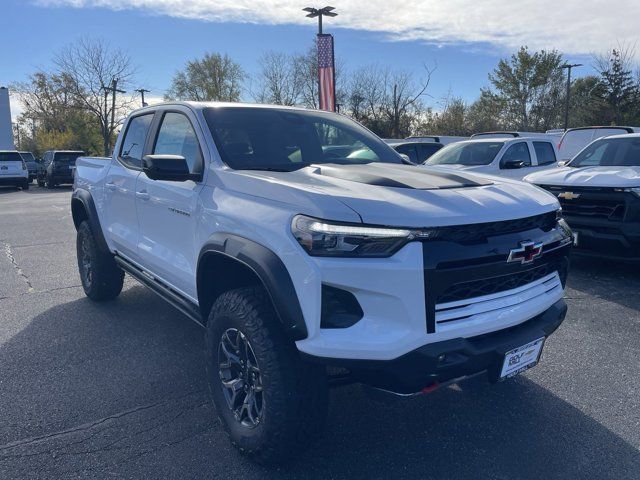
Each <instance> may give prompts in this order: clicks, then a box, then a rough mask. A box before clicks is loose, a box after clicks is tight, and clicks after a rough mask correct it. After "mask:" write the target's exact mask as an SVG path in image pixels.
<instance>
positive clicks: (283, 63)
mask: <svg viewBox="0 0 640 480" xmlns="http://www.w3.org/2000/svg"><path fill="white" fill-rule="evenodd" d="M258 63H259V64H260V73H259V77H258V82H259V86H258V91H257V92H252V96H253V98H254V100H255V101H257V102H260V103H274V104H276V105H297V104H298V103H299V102H300V97H301V93H302V88H303V74H304V72H303V71H301V67H302V64H301V63H300V62H297V61H296V57H295V56H293V55H288V54H286V53H280V52H266V53H264V54H263V55H262V56H261V57H260V59H259V61H258Z"/></svg>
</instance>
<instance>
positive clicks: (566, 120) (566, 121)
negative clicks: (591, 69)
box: [559, 63, 582, 131]
mask: <svg viewBox="0 0 640 480" xmlns="http://www.w3.org/2000/svg"><path fill="white" fill-rule="evenodd" d="M581 66H582V64H581V63H573V64H569V63H565V64H564V65H560V67H559V68H560V69H561V70H564V69H566V70H567V98H566V99H565V104H564V130H565V131H566V130H567V129H568V128H569V103H570V97H571V69H572V68H574V67H581Z"/></svg>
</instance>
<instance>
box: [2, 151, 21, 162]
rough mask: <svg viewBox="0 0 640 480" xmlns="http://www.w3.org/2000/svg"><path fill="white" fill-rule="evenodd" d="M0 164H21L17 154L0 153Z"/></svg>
mask: <svg viewBox="0 0 640 480" xmlns="http://www.w3.org/2000/svg"><path fill="white" fill-rule="evenodd" d="M0 162H22V157H21V156H20V154H19V153H18V152H0Z"/></svg>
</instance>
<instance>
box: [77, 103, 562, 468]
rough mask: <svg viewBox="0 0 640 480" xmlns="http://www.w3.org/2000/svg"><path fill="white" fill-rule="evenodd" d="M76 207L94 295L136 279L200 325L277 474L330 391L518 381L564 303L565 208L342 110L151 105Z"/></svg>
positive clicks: (253, 445) (84, 185) (260, 454)
mask: <svg viewBox="0 0 640 480" xmlns="http://www.w3.org/2000/svg"><path fill="white" fill-rule="evenodd" d="M329 147H331V148H329ZM332 147H337V148H332ZM363 150H366V151H368V152H369V154H368V155H364V154H362V153H359V154H358V156H357V157H354V156H353V154H354V153H356V152H362V151H363ZM339 152H340V153H339ZM350 152H351V153H350ZM71 213H72V217H73V222H74V225H75V227H76V229H77V256H78V269H79V273H80V278H81V282H82V286H83V289H84V291H85V293H86V295H87V296H88V297H89V298H91V299H92V300H94V301H105V300H111V299H113V298H115V297H116V296H118V295H119V293H120V291H121V290H122V286H123V277H124V272H125V271H126V272H127V273H129V274H130V275H131V276H132V277H134V278H136V279H138V280H139V281H140V282H142V283H143V284H145V285H147V286H148V287H150V288H151V289H152V290H153V291H154V292H156V293H157V294H158V295H160V296H161V297H162V298H164V299H165V300H167V301H168V302H169V303H171V304H172V305H174V306H175V307H176V308H177V309H179V310H180V311H181V312H182V313H184V314H185V315H186V316H188V317H189V318H191V319H192V320H194V321H196V322H198V323H200V324H201V325H203V326H204V328H205V329H206V334H205V344H206V367H207V375H206V378H207V382H208V384H209V390H210V393H211V395H212V397H213V401H214V403H215V405H216V413H217V415H218V416H219V418H220V419H221V421H222V424H223V426H224V428H225V429H226V431H227V433H228V435H229V438H230V439H231V441H232V442H233V443H234V445H236V446H237V447H239V449H240V450H241V451H242V452H244V453H245V454H247V455H250V456H251V457H252V458H254V459H256V460H259V461H262V462H278V461H280V462H282V461H290V460H292V459H295V458H297V455H298V452H299V451H300V450H301V449H303V448H304V447H306V446H308V445H309V443H310V442H311V441H312V440H313V439H314V436H315V435H316V434H317V433H318V432H320V431H321V430H322V425H323V423H324V421H325V416H326V414H327V402H328V395H327V388H328V383H329V382H330V381H332V380H333V381H335V383H337V382H338V381H339V382H342V384H344V383H346V382H362V383H365V384H368V385H369V386H371V387H374V388H378V389H383V390H385V391H386V392H395V393H398V394H401V395H411V394H421V393H426V392H429V391H432V390H434V389H436V388H438V387H439V386H440V385H442V384H444V383H450V382H456V381H460V380H461V379H463V378H465V377H468V376H471V375H475V374H479V373H485V372H486V377H485V378H488V379H490V380H491V381H493V382H497V381H500V380H506V379H508V378H510V377H512V376H513V375H515V374H518V373H520V372H523V371H525V370H527V369H528V368H530V367H533V366H535V365H536V364H537V363H538V360H539V359H540V354H541V351H542V348H543V345H544V341H545V339H546V338H547V337H548V336H549V335H551V334H552V333H553V332H554V331H555V330H556V328H558V326H559V325H560V324H561V323H562V321H563V320H564V317H565V313H566V310H567V306H566V304H565V302H564V300H563V291H564V286H565V282H566V278H567V271H568V266H569V265H568V264H569V253H570V250H571V243H572V237H571V231H570V230H569V228H568V227H567V226H566V224H565V223H564V221H563V220H562V219H561V218H560V216H559V214H560V210H559V204H558V202H557V200H555V199H554V198H552V197H550V196H549V195H547V194H546V193H545V192H543V191H541V190H540V189H539V188H535V187H533V186H532V185H528V184H525V183H523V182H516V181H512V180H508V179H500V178H492V179H484V178H481V177H479V176H476V175H471V174H469V173H466V172H456V173H452V172H450V171H446V172H445V171H438V170H436V169H430V170H428V169H423V168H420V167H415V166H408V165H403V164H402V162H401V158H400V155H399V154H398V153H397V152H395V151H394V150H393V149H392V148H390V147H389V146H388V145H387V144H385V143H384V142H383V141H382V140H381V139H380V138H378V137H377V136H376V135H374V134H372V133H371V132H370V131H368V130H367V129H365V128H363V127H362V126H360V125H359V124H358V123H356V122H354V121H353V120H351V119H349V118H348V117H345V116H342V115H337V114H334V113H329V112H322V111H317V110H306V109H301V108H292V107H274V106H265V105H259V106H256V105H242V104H228V103H225V104H220V103H199V102H180V103H177V102H175V103H167V104H161V105H154V106H152V107H147V108H143V109H140V110H137V111H135V112H133V113H132V114H131V116H130V117H129V118H128V119H127V121H126V122H125V124H124V127H123V129H122V130H121V133H120V135H119V136H118V140H117V142H116V145H115V149H114V155H113V158H106V159H105V158H89V157H82V158H80V159H79V160H78V167H77V172H76V176H75V182H74V189H73V194H72V197H71ZM111 340H112V339H109V338H105V339H104V341H105V342H108V341H111ZM326 367H339V368H340V369H341V370H340V375H339V376H336V375H335V374H334V373H333V372H335V368H331V369H329V371H327V368H326ZM331 383H334V382H331ZM123 394H125V395H126V392H125V393H123ZM338 408H339V407H338Z"/></svg>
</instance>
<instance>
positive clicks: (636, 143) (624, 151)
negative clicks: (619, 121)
mask: <svg viewBox="0 0 640 480" xmlns="http://www.w3.org/2000/svg"><path fill="white" fill-rule="evenodd" d="M569 166H571V167H590V166H603V167H605V166H615V167H640V138H638V137H632V138H609V139H602V140H596V141H594V142H593V143H592V144H590V145H589V146H587V148H585V149H584V150H582V151H581V152H580V153H579V154H578V155H577V156H576V158H574V159H573V160H572V161H571V163H569Z"/></svg>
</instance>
